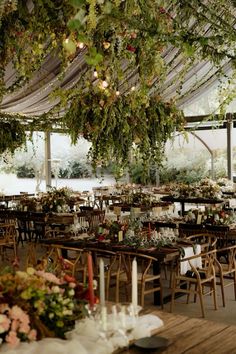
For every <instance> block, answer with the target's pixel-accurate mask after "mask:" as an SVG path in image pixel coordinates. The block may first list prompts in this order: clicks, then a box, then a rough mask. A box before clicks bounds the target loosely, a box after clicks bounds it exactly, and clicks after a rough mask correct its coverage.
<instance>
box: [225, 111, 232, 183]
mask: <svg viewBox="0 0 236 354" xmlns="http://www.w3.org/2000/svg"><path fill="white" fill-rule="evenodd" d="M226 118H227V122H226V127H227V175H228V179H229V180H231V181H232V180H233V148H232V132H233V129H232V128H233V121H232V116H231V113H227V114H226Z"/></svg>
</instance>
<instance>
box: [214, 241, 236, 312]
mask: <svg viewBox="0 0 236 354" xmlns="http://www.w3.org/2000/svg"><path fill="white" fill-rule="evenodd" d="M215 268H216V276H217V277H219V282H217V284H218V285H220V287H221V295H222V302H223V306H224V307H225V293H224V288H225V287H226V286H230V285H233V286H234V298H235V300H236V245H233V246H228V247H224V248H220V249H218V250H217V258H216V267H215ZM225 279H230V280H232V281H231V282H227V283H226V282H225Z"/></svg>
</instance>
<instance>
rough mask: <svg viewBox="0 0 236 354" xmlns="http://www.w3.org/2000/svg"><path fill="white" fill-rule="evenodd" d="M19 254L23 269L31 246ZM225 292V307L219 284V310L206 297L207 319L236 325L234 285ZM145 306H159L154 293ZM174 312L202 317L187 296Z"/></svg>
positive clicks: (22, 249)
mask: <svg viewBox="0 0 236 354" xmlns="http://www.w3.org/2000/svg"><path fill="white" fill-rule="evenodd" d="M37 250H38V251H37V253H38V255H42V254H44V253H45V249H43V248H42V247H41V246H40V245H39V246H37ZM18 254H19V259H20V268H21V269H23V268H25V266H26V263H27V262H26V259H27V255H29V254H31V250H30V246H29V245H27V244H25V243H24V245H23V246H22V245H19V247H18ZM7 263H8V261H7V260H5V261H2V262H1V263H0V264H1V268H3V267H4V265H6V264H7ZM163 278H164V274H163ZM163 282H164V291H165V294H167V293H170V289H169V288H168V284H169V281H166V280H164V281H163ZM225 294H226V307H223V306H222V300H221V294H220V288H219V286H217V300H218V310H214V306H213V299H212V296H210V295H207V296H205V297H204V304H205V310H206V319H207V320H212V321H217V322H224V323H227V324H233V325H236V301H235V299H234V287H233V285H231V286H228V287H226V288H225ZM192 300H193V299H192ZM123 301H125V300H123ZM145 307H148V308H152V307H153V308H157V307H156V306H154V305H153V295H152V294H150V295H147V296H146V297H145ZM164 311H167V312H169V311H170V303H166V304H164ZM174 313H177V314H181V315H185V316H188V317H197V318H201V308H200V304H199V302H198V301H197V303H194V302H191V303H189V304H186V297H185V296H182V297H179V298H177V299H176V300H175V308H174Z"/></svg>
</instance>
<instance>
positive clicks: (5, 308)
mask: <svg viewBox="0 0 236 354" xmlns="http://www.w3.org/2000/svg"><path fill="white" fill-rule="evenodd" d="M9 310H10V307H9V306H8V304H0V313H4V312H5V311H9Z"/></svg>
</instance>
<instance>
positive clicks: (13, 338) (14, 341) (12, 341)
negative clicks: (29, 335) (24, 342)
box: [6, 331, 20, 348]
mask: <svg viewBox="0 0 236 354" xmlns="http://www.w3.org/2000/svg"><path fill="white" fill-rule="evenodd" d="M6 342H7V343H8V344H9V346H10V347H12V348H15V347H16V346H17V345H18V344H19V343H20V339H19V338H18V337H17V334H16V332H14V331H10V332H9V333H8V335H7V336H6Z"/></svg>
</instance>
